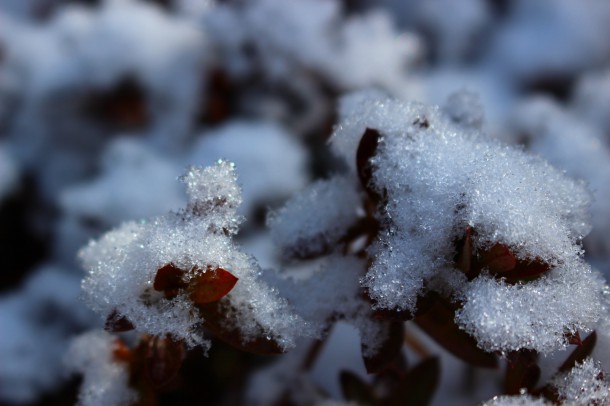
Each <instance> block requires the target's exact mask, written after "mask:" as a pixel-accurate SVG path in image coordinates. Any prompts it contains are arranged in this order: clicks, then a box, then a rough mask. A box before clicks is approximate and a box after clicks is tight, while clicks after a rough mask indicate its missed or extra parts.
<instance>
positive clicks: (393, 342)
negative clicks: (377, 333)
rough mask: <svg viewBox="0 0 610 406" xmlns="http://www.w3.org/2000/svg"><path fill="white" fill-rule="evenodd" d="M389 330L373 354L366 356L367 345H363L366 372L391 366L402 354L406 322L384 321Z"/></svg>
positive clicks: (375, 371) (372, 372)
mask: <svg viewBox="0 0 610 406" xmlns="http://www.w3.org/2000/svg"><path fill="white" fill-rule="evenodd" d="M384 324H385V325H384V327H385V329H386V332H387V336H386V339H385V340H384V341H383V343H382V345H381V347H380V348H379V350H378V351H377V352H376V353H375V354H373V355H372V356H368V357H367V356H365V355H364V353H365V352H366V351H365V346H364V345H362V358H363V360H364V366H365V367H366V372H368V373H369V374H374V373H377V372H380V371H382V370H383V369H385V368H387V367H388V366H390V365H391V364H392V363H394V361H396V359H397V358H398V357H399V356H400V351H401V349H402V346H403V343H404V324H403V323H402V322H390V323H384Z"/></svg>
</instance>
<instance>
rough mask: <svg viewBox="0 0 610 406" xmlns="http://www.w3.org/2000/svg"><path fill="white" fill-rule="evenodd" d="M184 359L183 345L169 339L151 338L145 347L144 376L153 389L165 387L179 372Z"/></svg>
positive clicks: (180, 342) (167, 337)
mask: <svg viewBox="0 0 610 406" xmlns="http://www.w3.org/2000/svg"><path fill="white" fill-rule="evenodd" d="M184 357H185V349H184V343H183V342H182V341H174V340H172V339H171V337H169V336H166V337H164V338H162V337H157V336H155V337H152V338H151V339H150V340H149V341H148V343H147V346H146V350H145V354H144V363H145V366H146V374H147V377H148V379H149V380H150V381H151V383H152V384H153V386H154V387H155V388H158V387H161V386H163V385H166V384H167V383H168V382H170V381H171V380H172V379H173V378H174V377H175V376H176V375H177V374H178V371H179V370H180V367H181V366H182V361H183V360H184Z"/></svg>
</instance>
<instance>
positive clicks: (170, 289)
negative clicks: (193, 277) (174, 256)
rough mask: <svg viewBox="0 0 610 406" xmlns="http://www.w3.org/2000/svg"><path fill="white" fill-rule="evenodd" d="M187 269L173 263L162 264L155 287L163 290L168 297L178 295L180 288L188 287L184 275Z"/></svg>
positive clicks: (160, 290)
mask: <svg viewBox="0 0 610 406" xmlns="http://www.w3.org/2000/svg"><path fill="white" fill-rule="evenodd" d="M184 274H185V271H184V270H182V269H180V268H178V267H177V266H175V265H174V264H172V263H169V264H167V265H164V266H162V267H161V268H159V270H158V271H157V274H156V275H155V281H154V283H153V289H155V290H156V291H159V292H163V293H164V295H165V297H166V298H167V299H173V298H174V297H176V296H177V295H178V293H179V292H180V289H184V288H186V287H187V283H186V282H184V280H183V276H184Z"/></svg>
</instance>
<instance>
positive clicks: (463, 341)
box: [415, 298, 498, 368]
mask: <svg viewBox="0 0 610 406" xmlns="http://www.w3.org/2000/svg"><path fill="white" fill-rule="evenodd" d="M442 300H443V299H440V298H438V299H437V301H436V303H435V304H434V305H433V306H432V307H430V309H429V310H428V311H427V312H426V313H423V314H421V315H419V316H417V317H416V318H415V322H416V323H417V325H418V326H419V327H420V328H421V329H422V330H424V331H425V332H426V333H427V334H428V335H429V336H430V337H432V338H433V339H434V340H435V341H436V342H437V343H438V344H440V345H441V346H443V347H444V348H445V349H446V350H447V351H449V352H450V353H452V354H453V355H455V356H456V357H458V358H460V359H462V360H463V361H465V362H467V363H469V364H470V365H473V366H477V367H482V368H496V367H497V366H498V359H497V357H496V356H495V355H494V354H491V353H488V352H485V351H483V350H482V349H480V348H479V347H478V346H477V342H476V340H475V339H474V338H472V337H471V336H470V335H468V334H467V333H466V332H464V331H463V330H460V328H459V327H458V326H457V324H455V320H454V318H455V315H454V310H453V309H452V308H451V305H450V304H449V303H444V302H443V301H442Z"/></svg>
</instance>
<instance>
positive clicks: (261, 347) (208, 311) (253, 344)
mask: <svg viewBox="0 0 610 406" xmlns="http://www.w3.org/2000/svg"><path fill="white" fill-rule="evenodd" d="M197 308H198V309H199V313H200V314H201V316H203V319H204V323H203V326H204V327H205V328H206V329H207V330H209V331H210V332H211V333H212V334H214V336H215V337H216V338H218V339H220V340H222V341H224V342H225V343H227V344H229V345H232V346H233V347H235V348H237V349H240V350H242V351H246V352H250V353H253V354H259V355H275V354H281V353H283V352H284V350H283V349H282V348H281V347H280V345H279V344H278V343H277V342H276V341H275V340H274V339H273V338H267V337H266V336H259V337H256V338H254V339H249V340H245V339H244V337H243V336H242V335H241V333H240V332H239V331H238V330H237V329H235V328H233V327H229V326H228V325H227V323H224V321H225V319H226V314H229V313H233V312H232V311H231V309H230V305H229V304H228V303H226V302H225V301H224V300H219V301H216V302H212V303H205V304H199V305H197Z"/></svg>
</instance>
